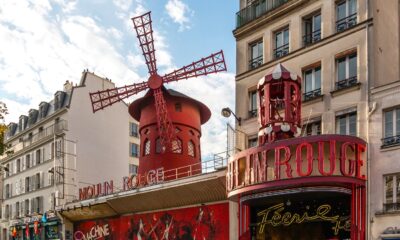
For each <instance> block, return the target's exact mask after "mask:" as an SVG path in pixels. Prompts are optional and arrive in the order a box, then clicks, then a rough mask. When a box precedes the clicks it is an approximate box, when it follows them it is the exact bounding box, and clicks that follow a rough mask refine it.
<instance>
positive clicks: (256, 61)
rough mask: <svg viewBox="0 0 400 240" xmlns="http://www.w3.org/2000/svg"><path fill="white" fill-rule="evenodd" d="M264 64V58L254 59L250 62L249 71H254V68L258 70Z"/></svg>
mask: <svg viewBox="0 0 400 240" xmlns="http://www.w3.org/2000/svg"><path fill="white" fill-rule="evenodd" d="M262 63H263V56H262V55H261V56H259V57H256V58H253V59H251V60H250V61H249V69H250V70H251V69H254V68H258V67H259V66H261V64H262Z"/></svg>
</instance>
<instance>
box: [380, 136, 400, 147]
mask: <svg viewBox="0 0 400 240" xmlns="http://www.w3.org/2000/svg"><path fill="white" fill-rule="evenodd" d="M397 144H400V135H397V136H391V137H385V138H382V147H388V146H392V145H397Z"/></svg>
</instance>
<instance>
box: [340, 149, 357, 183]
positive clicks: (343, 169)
mask: <svg viewBox="0 0 400 240" xmlns="http://www.w3.org/2000/svg"><path fill="white" fill-rule="evenodd" d="M354 145H355V144H354V143H350V142H345V143H343V144H342V150H341V158H340V172H341V173H342V175H343V176H347V177H351V176H353V175H354V160H351V159H347V148H350V149H351V150H352V151H353V152H354V150H355V146H354ZM346 160H347V161H348V162H349V170H348V171H346Z"/></svg>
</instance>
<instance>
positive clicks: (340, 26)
mask: <svg viewBox="0 0 400 240" xmlns="http://www.w3.org/2000/svg"><path fill="white" fill-rule="evenodd" d="M356 24H357V13H353V14H351V15H349V16H348V17H345V18H342V19H339V20H337V21H336V31H337V32H341V31H344V30H346V29H348V28H350V27H352V26H354V25H356Z"/></svg>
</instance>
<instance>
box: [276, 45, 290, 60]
mask: <svg viewBox="0 0 400 240" xmlns="http://www.w3.org/2000/svg"><path fill="white" fill-rule="evenodd" d="M288 54H289V43H287V44H285V45H282V46H280V47H278V48H275V49H274V57H275V59H276V58H280V57H283V56H285V55H288Z"/></svg>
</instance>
